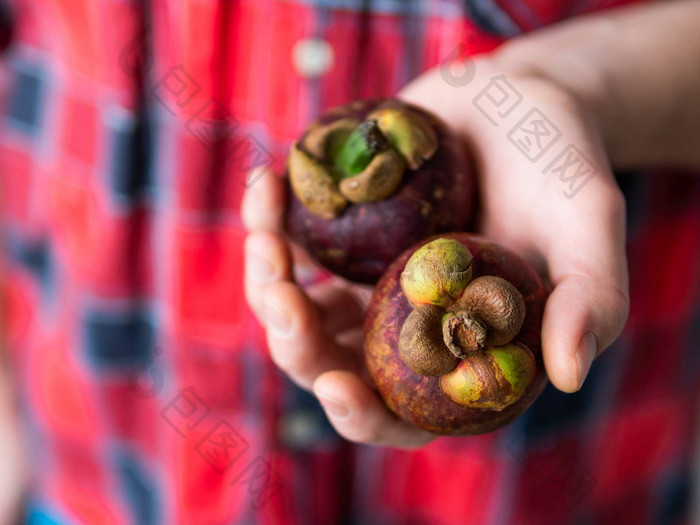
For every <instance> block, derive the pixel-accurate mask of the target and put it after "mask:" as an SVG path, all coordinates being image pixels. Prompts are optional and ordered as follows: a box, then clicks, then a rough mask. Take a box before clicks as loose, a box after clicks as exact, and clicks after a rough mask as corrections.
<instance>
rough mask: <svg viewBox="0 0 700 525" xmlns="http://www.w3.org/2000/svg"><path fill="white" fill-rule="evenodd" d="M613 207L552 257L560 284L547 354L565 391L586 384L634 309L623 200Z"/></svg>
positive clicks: (547, 322)
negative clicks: (598, 361) (603, 218)
mask: <svg viewBox="0 0 700 525" xmlns="http://www.w3.org/2000/svg"><path fill="white" fill-rule="evenodd" d="M614 208H617V209H614ZM614 208H613V209H610V208H608V210H607V211H608V213H601V214H600V216H607V220H603V221H601V224H600V225H599V226H600V227H599V228H593V229H589V230H588V231H586V232H585V233H582V234H580V236H578V239H576V240H573V239H571V238H569V239H568V240H566V239H565V240H563V241H562V242H561V244H560V245H559V246H557V247H553V248H552V253H551V254H550V256H549V257H548V263H549V269H550V275H551V276H552V281H553V283H554V285H555V287H554V290H553V292H552V294H551V295H550V296H549V299H548V300H547V305H546V306H545V311H544V318H543V323H542V356H543V359H544V364H545V368H546V369H547V374H548V376H549V379H550V381H551V382H552V383H553V384H554V386H556V387H557V388H558V389H559V390H562V391H563V392H575V391H577V390H579V389H580V388H581V385H582V384H583V382H584V380H585V378H586V376H587V374H588V371H589V369H590V367H591V364H592V362H593V360H594V359H595V358H596V357H597V356H598V355H600V353H601V352H602V351H603V350H604V349H605V348H607V347H608V346H609V345H610V344H612V343H613V341H615V339H616V338H617V337H618V336H619V335H620V332H622V329H623V328H624V326H625V323H626V321H627V316H628V314H629V295H628V275H627V259H626V256H625V244H624V218H620V216H621V215H622V217H624V204H623V205H622V210H620V209H619V206H614ZM606 223H607V224H606ZM589 225H590V223H589ZM575 236H576V235H575ZM577 241H578V242H577ZM582 245H587V246H588V247H589V248H590V249H580V248H581V246H582ZM591 253H595V256H592V255H590V254H591Z"/></svg>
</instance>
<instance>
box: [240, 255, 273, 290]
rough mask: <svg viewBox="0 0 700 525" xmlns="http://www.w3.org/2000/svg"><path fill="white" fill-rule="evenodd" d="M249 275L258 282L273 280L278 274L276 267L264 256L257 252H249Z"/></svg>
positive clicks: (247, 261)
mask: <svg viewBox="0 0 700 525" xmlns="http://www.w3.org/2000/svg"><path fill="white" fill-rule="evenodd" d="M246 269H247V271H248V276H249V277H250V278H251V279H252V280H253V281H256V282H259V283H266V282H270V281H273V280H274V279H275V277H276V276H277V272H276V271H275V267H274V266H273V265H272V264H271V263H270V262H269V261H268V260H267V259H265V258H264V257H261V256H259V255H257V254H255V253H250V254H248V257H247V259H246Z"/></svg>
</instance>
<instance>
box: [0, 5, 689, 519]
mask: <svg viewBox="0 0 700 525" xmlns="http://www.w3.org/2000/svg"><path fill="white" fill-rule="evenodd" d="M6 1H8V0H3V1H0V5H2V4H3V2H6ZM620 3H624V2H621V1H617V2H615V1H610V0H608V1H606V0H571V1H568V2H566V1H562V0H465V1H462V2H460V1H457V0H405V1H401V2H400V1H396V0H371V1H370V0H366V1H361V0H314V1H311V0H287V1H281V0H280V1H272V0H238V1H228V2H223V1H221V2H216V1H214V0H179V1H172V2H167V1H165V0H151V1H148V2H146V1H137V0H12V2H11V4H12V5H11V7H12V11H13V13H14V17H13V21H14V28H13V39H14V45H13V46H12V47H11V48H10V49H9V50H8V52H7V53H6V54H5V59H4V62H5V64H4V65H5V66H6V67H5V68H4V74H3V76H2V77H0V81H1V83H2V84H3V85H4V86H5V89H4V91H5V92H6V97H5V103H4V107H5V110H4V112H3V113H2V120H0V163H1V164H0V173H1V174H2V179H1V180H2V197H1V199H2V203H1V205H0V209H1V210H2V242H3V248H4V249H3V252H4V262H3V264H4V269H3V271H2V289H3V294H4V301H5V304H6V310H7V325H6V328H5V330H4V334H3V335H4V336H5V338H6V347H7V351H8V353H9V354H10V357H11V362H12V364H13V370H14V378H15V380H16V383H17V386H18V390H19V399H20V405H21V409H22V414H23V416H24V420H23V421H24V425H25V430H26V436H27V440H28V441H27V449H28V450H29V451H30V452H31V458H32V460H33V465H34V470H33V484H32V494H31V498H30V505H29V509H28V519H29V521H30V523H32V524H61V525H64V524H78V523H89V524H122V523H138V524H204V525H209V524H211V525H218V524H231V523H236V524H248V523H261V524H282V523H283V524H313V523H318V524H334V523H361V524H381V525H393V524H406V525H408V524H423V523H425V524H428V523H430V524H460V525H461V524H472V523H473V524H500V523H503V524H533V525H535V524H536V525H547V524H562V523H597V524H605V523H613V524H615V525H620V524H626V523H634V524H637V523H644V524H646V523H649V524H652V523H663V524H672V523H673V524H675V523H689V519H690V518H689V517H688V506H689V502H690V499H691V491H692V485H691V478H692V450H693V445H694V443H695V442H697V438H698V435H697V424H696V419H695V415H696V414H697V413H698V409H699V408H700V407H699V406H698V398H699V396H698V393H699V392H698V385H699V384H700V381H699V379H700V377H699V376H700V351H698V350H699V348H698V346H699V345H700V272H699V271H698V268H700V204H699V203H700V178H698V177H697V175H693V174H689V173H680V172H674V173H669V172H664V173H645V174H639V173H636V174H632V173H627V174H619V175H618V180H619V182H620V185H621V187H622V188H623V190H624V191H625V194H626V196H627V202H628V221H629V239H628V254H629V260H630V265H631V268H630V270H631V300H632V313H631V316H630V320H629V323H628V325H627V328H626V330H625V332H624V334H623V335H622V336H621V338H620V339H619V341H618V342H617V343H615V345H614V347H613V348H611V349H610V350H609V351H607V352H606V353H605V354H604V355H603V356H602V357H601V358H600V359H599V360H598V361H597V362H596V364H595V365H594V366H593V369H592V371H591V375H590V378H589V380H588V381H587V383H586V385H585V387H584V388H583V389H582V390H581V391H580V392H579V393H577V394H575V395H565V394H562V393H559V392H558V391H556V390H555V389H554V388H552V387H548V389H547V390H546V391H545V393H544V394H543V396H542V397H541V398H540V400H539V401H538V402H537V403H536V404H535V405H534V406H533V407H532V408H531V409H530V410H529V411H528V412H527V413H526V414H525V415H524V416H523V417H521V418H520V419H519V420H518V421H517V422H516V423H514V424H513V425H511V426H509V427H508V428H505V429H502V430H500V431H498V432H495V433H492V434H489V435H486V436H480V437H474V438H443V439H438V440H437V441H436V442H434V443H433V444H431V445H429V446H427V447H425V448H423V449H421V450H418V451H412V452H406V451H399V450H392V449H386V448H373V447H365V446H356V445H352V444H349V443H347V442H344V441H343V440H342V439H340V438H339V437H338V436H337V435H336V434H335V433H334V432H333V430H332V428H331V427H330V426H329V424H328V423H327V421H326V420H325V418H324V416H323V413H322V411H321V410H320V408H319V405H318V403H317V402H316V401H315V399H314V398H313V397H312V396H310V395H309V394H307V393H305V392H302V391H301V390H299V389H297V388H296V387H294V386H293V385H292V384H291V383H290V382H289V381H288V380H286V379H285V378H284V377H283V376H282V374H281V373H280V372H278V371H277V370H276V368H275V367H274V366H273V364H272V363H271V362H270V360H269V358H268V355H267V352H266V349H265V346H264V342H263V337H262V332H261V329H260V328H259V326H258V325H257V324H256V322H255V321H254V319H253V316H252V314H251V313H250V311H249V310H248V308H247V307H246V305H245V304H244V300H243V293H242V273H243V263H242V242H243V239H244V236H245V232H244V230H243V227H242V225H241V221H240V217H239V204H240V199H241V194H242V192H243V190H244V188H245V186H246V185H250V184H254V183H255V182H256V177H259V176H266V175H267V174H270V173H272V172H273V171H275V170H279V169H280V167H281V166H282V163H283V159H284V154H285V152H286V149H287V147H288V145H289V143H290V141H292V140H293V139H294V138H295V137H296V136H297V135H298V134H299V132H300V131H301V130H302V128H303V127H304V126H305V124H306V123H308V122H309V121H310V120H311V119H312V118H314V117H315V116H317V115H318V114H319V113H320V112H321V111H323V110H324V109H325V108H327V107H329V106H332V105H336V104H340V103H345V102H348V101H350V100H353V99H357V98H362V97H370V96H377V95H391V94H392V93H395V92H396V91H397V90H398V89H399V88H400V87H401V86H402V85H403V84H405V83H406V82H407V81H408V80H409V79H411V78H412V77H414V76H416V75H418V74H419V73H420V72H421V71H424V70H426V69H428V68H430V67H432V66H434V65H436V64H438V63H439V62H440V61H441V60H442V59H443V58H444V57H446V56H449V54H450V53H451V52H452V51H453V50H454V49H455V48H456V46H458V44H460V43H462V45H463V46H464V49H463V52H464V53H466V54H475V53H479V52H484V51H488V50H490V49H492V48H494V47H495V46H497V45H498V44H499V43H500V42H501V41H502V40H503V39H504V38H507V37H511V36H514V35H517V34H519V33H522V32H524V31H530V30H534V29H537V28H539V27H542V26H545V25H547V24H550V23H552V22H555V21H557V20H560V19H563V18H566V17H570V16H574V15H577V14H580V13H583V12H586V11H590V10H594V9H599V8H603V7H609V6H611V5H613V4H620ZM7 21H8V19H7V17H4V16H0V28H1V27H3V25H4V27H7ZM6 35H7V31H6V30H3V29H0V42H2V41H3V40H5V36H6ZM251 166H258V167H259V168H260V169H258V170H257V171H255V172H254V173H255V175H250V173H251V172H250V167H251ZM261 174H262V175H261Z"/></svg>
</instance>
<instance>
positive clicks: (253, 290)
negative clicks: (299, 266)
mask: <svg viewBox="0 0 700 525" xmlns="http://www.w3.org/2000/svg"><path fill="white" fill-rule="evenodd" d="M243 251H244V257H245V275H244V290H245V297H246V301H248V305H249V306H250V308H251V310H253V313H255V315H256V316H257V318H258V320H259V321H260V322H261V323H264V319H263V309H262V298H263V292H264V289H265V287H266V286H267V285H269V284H272V283H275V282H281V281H289V280H291V278H292V258H291V254H290V252H289V247H288V245H287V243H285V242H284V240H283V239H282V237H280V236H279V235H277V234H275V233H272V232H266V231H256V232H253V233H250V234H248V236H247V237H246V240H245V244H244V249H243Z"/></svg>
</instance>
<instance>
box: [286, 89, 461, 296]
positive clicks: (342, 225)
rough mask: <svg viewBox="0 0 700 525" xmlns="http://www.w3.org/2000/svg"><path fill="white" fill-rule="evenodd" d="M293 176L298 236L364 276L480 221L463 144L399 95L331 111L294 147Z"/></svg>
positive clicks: (291, 213)
mask: <svg viewBox="0 0 700 525" xmlns="http://www.w3.org/2000/svg"><path fill="white" fill-rule="evenodd" d="M287 176H288V177H287V179H288V181H289V190H290V191H289V192H288V194H289V200H288V208H287V224H286V226H287V230H288V231H289V233H290V235H291V236H292V237H293V238H294V239H295V240H296V241H297V242H298V243H300V244H301V245H303V246H304V247H305V248H306V249H307V251H308V252H309V253H310V254H311V255H312V256H313V257H314V258H315V259H316V260H317V261H318V262H319V263H321V264H322V265H323V266H325V267H326V268H327V269H329V270H330V271H331V272H333V273H335V274H338V275H341V276H343V277H346V278H348V279H350V280H352V281H355V282H360V283H368V284H374V283H376V282H377V280H378V279H379V277H380V276H381V275H382V273H384V271H385V270H386V268H387V267H388V266H389V264H391V262H392V261H393V260H394V259H396V257H398V256H399V255H400V254H401V252H403V251H404V250H405V249H407V248H408V247H409V246H411V245H413V244H414V243H416V242H418V241H419V240H421V239H424V238H426V237H429V236H431V235H434V234H436V233H440V232H448V231H454V230H465V229H467V227H468V225H469V221H470V219H471V214H472V205H473V201H474V181H473V173H472V167H471V160H470V158H469V156H468V153H467V151H466V150H465V148H464V145H463V143H462V142H461V141H460V140H459V139H458V138H457V137H456V136H455V135H453V134H452V133H451V132H450V130H449V129H448V128H447V127H446V125H445V124H444V123H443V122H442V121H440V120H439V119H438V118H437V117H435V116H433V115H432V114H430V113H427V112H426V111H424V110H422V109H420V108H418V107H415V106H412V105H409V104H406V103H403V102H401V101H399V100H395V99H373V100H362V101H357V102H353V103H352V104H348V105H346V106H342V107H338V108H334V109H332V110H330V111H328V112H327V113H325V114H324V115H323V116H322V117H321V118H320V119H319V120H317V121H316V122H314V123H312V124H311V125H310V126H309V127H308V129H307V130H306V131H305V132H304V133H303V134H302V136H301V137H300V139H299V141H298V142H297V143H295V144H294V145H293V146H292V148H291V150H290V155H289V158H288V163H287Z"/></svg>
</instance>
